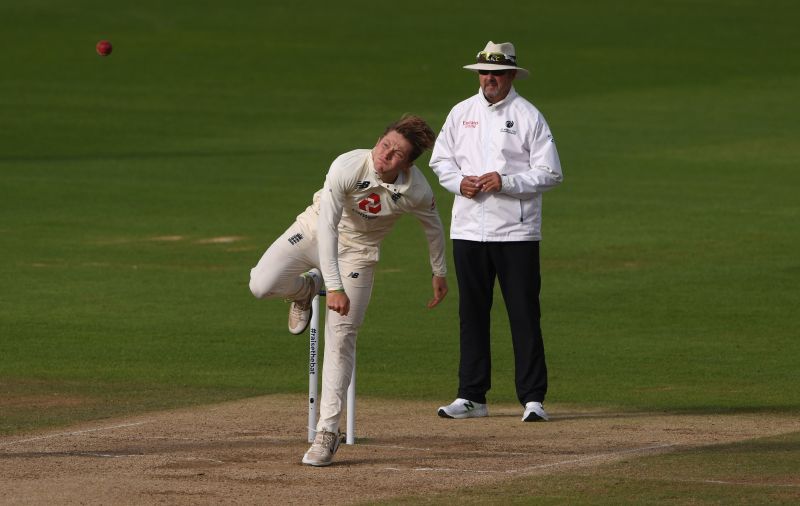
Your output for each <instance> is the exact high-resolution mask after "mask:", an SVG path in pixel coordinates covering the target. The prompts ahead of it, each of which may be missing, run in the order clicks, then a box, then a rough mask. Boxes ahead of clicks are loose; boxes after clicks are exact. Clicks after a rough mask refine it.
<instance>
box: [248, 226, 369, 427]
mask: <svg viewBox="0 0 800 506" xmlns="http://www.w3.org/2000/svg"><path fill="white" fill-rule="evenodd" d="M358 260H361V262H358ZM314 267H316V268H319V253H318V252H317V237H316V231H311V230H310V229H309V228H308V227H307V226H306V225H304V224H303V223H300V222H297V221H295V222H294V223H293V224H292V226H290V227H289V228H288V229H287V230H286V232H284V233H283V235H281V236H280V237H279V238H278V239H277V240H275V242H273V243H272V245H271V246H270V247H269V248H268V249H267V251H266V253H264V255H263V256H262V257H261V260H259V261H258V264H257V265H256V266H255V267H254V268H253V269H251V270H250V291H251V292H253V295H255V296H256V297H258V298H259V299H262V298H277V297H282V298H287V299H295V298H297V297H298V296H300V295H302V292H303V288H304V283H303V280H302V279H301V278H300V275H301V274H303V273H304V272H306V271H308V270H309V269H311V268H314ZM339 272H341V273H342V284H343V285H344V290H345V293H346V294H347V296H348V297H349V298H350V312H349V313H348V314H347V316H342V315H340V314H339V313H337V312H335V311H329V310H327V308H326V312H325V335H324V342H325V351H324V355H323V363H322V395H321V399H320V416H319V422H318V423H317V431H321V430H325V431H329V432H334V433H335V432H337V431H338V430H339V420H340V419H341V416H342V411H343V409H344V405H345V402H346V401H345V398H346V396H347V388H348V387H349V386H350V380H351V377H352V373H353V366H354V365H355V350H356V335H357V334H358V329H359V327H361V324H362V323H363V322H364V316H365V315H366V312H367V306H368V305H369V299H370V297H371V296H372V282H373V279H374V264H372V265H364V263H363V259H360V258H354V255H352V254H350V255H348V254H347V252H341V253H340V255H339ZM320 306H321V307H324V304H321V305H320ZM348 416H349V414H348Z"/></svg>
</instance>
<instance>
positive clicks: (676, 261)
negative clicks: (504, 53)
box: [0, 0, 800, 502]
mask: <svg viewBox="0 0 800 506" xmlns="http://www.w3.org/2000/svg"><path fill="white" fill-rule="evenodd" d="M312 4H313V5H300V4H297V5H293V4H285V3H282V4H277V5H271V4H270V3H269V2H254V1H241V2H234V3H223V2H210V3H208V4H207V5H199V4H197V3H195V2H184V1H178V2H168V3H164V2H156V1H152V0H144V1H139V2H123V3H120V4H114V5H109V4H108V3H107V2H99V1H85V0H84V1H77V2H64V1H56V0H50V1H47V0H40V1H32V2H23V1H20V0H10V1H7V2H4V3H2V4H0V44H2V46H3V48H4V49H3V50H2V52H0V69H2V78H0V108H2V111H3V113H2V114H1V115H0V434H14V433H23V432H27V431H33V430H36V429H39V428H43V427H52V426H64V425H67V424H69V423H72V422H75V421H80V420H89V419H97V418H103V417H109V416H115V415H122V414H129V413H136V412H141V411H145V410H152V409H161V408H169V407H175V406H183V405H188V404H202V403H213V402H217V401H220V400H225V399H234V398H240V397H246V396H253V395H261V394H268V393H277V392H302V391H303V390H304V389H305V388H306V386H307V376H306V375H305V369H304V368H305V366H304V361H305V360H306V353H307V340H306V339H304V338H296V337H293V336H290V335H288V333H287V332H286V330H285V318H286V308H287V306H286V305H285V304H284V303H283V302H281V301H267V302H265V301H257V300H255V299H254V298H253V297H252V296H251V295H250V293H249V290H248V287H247V282H248V276H249V269H250V267H252V266H253V265H255V263H256V262H257V260H258V258H259V257H260V255H261V253H262V252H263V250H264V249H265V248H266V247H267V246H268V245H269V244H270V243H271V241H272V240H273V239H274V238H275V237H276V236H277V235H278V234H280V233H281V232H282V231H283V230H284V229H285V227H286V226H287V225H288V224H289V223H291V221H292V219H293V217H294V216H295V215H296V214H298V213H299V212H300V211H301V210H302V209H303V208H304V207H305V206H306V205H307V204H308V203H309V201H310V197H311V195H312V193H313V192H314V191H315V190H317V189H318V188H319V187H320V186H321V184H322V181H323V178H324V174H325V172H326V170H327V167H328V165H329V164H330V162H331V161H332V160H333V158H334V157H335V156H337V155H338V154H339V153H341V152H344V151H347V150H350V149H353V148H356V147H371V146H372V145H373V143H374V141H375V139H376V138H377V136H378V135H379V134H380V132H381V131H382V129H383V127H384V126H385V125H386V124H387V123H388V122H390V121H391V120H393V119H395V118H397V117H399V116H400V115H401V114H402V113H405V112H414V113H417V114H421V115H422V116H424V117H425V118H427V119H428V120H429V121H430V123H431V124H432V125H433V127H434V128H435V129H438V128H439V126H440V125H441V123H442V121H443V120H444V118H445V116H446V114H447V112H448V111H449V109H450V107H451V106H452V105H454V104H455V103H456V102H458V101H459V100H461V99H463V98H465V97H467V96H469V95H470V94H472V93H474V92H475V91H476V90H477V79H476V78H475V77H474V75H473V74H471V73H468V72H467V71H464V70H461V68H460V67H461V66H462V65H464V64H467V63H470V62H471V59H472V58H473V55H474V54H475V53H476V52H477V51H478V50H479V49H481V48H482V47H483V45H484V44H485V43H486V41H487V40H489V39H493V40H494V41H495V42H500V41H505V40H511V41H513V42H514V43H515V45H516V47H517V52H518V56H519V58H520V64H521V65H522V66H523V67H526V68H528V69H530V70H531V71H532V78H531V79H529V80H527V81H521V82H519V83H518V84H517V90H518V91H519V92H520V93H521V94H522V95H523V96H525V97H527V98H529V99H530V100H531V101H533V102H534V103H535V104H536V105H537V106H538V107H539V108H540V109H541V110H542V111H543V113H544V114H545V116H546V117H547V119H548V121H549V123H550V125H551V127H552V129H553V131H554V133H555V135H556V138H557V141H558V146H559V153H560V155H561V158H562V164H563V167H564V173H565V183H564V185H563V186H562V187H561V188H559V189H557V190H555V191H554V192H552V193H550V194H548V195H547V196H546V197H545V199H544V201H545V203H544V213H545V217H544V235H545V239H544V241H543V243H542V268H543V292H542V307H543V313H544V318H543V322H542V323H543V329H544V332H545V340H546V341H545V342H546V349H547V353H548V363H549V368H550V373H551V375H550V383H551V390H550V394H549V397H548V400H550V401H552V402H557V403H562V404H575V405H583V406H613V407H615V408H618V409H627V410H643V411H646V410H664V411H684V412H700V413H702V412H719V411H731V412H737V411H741V412H754V411H755V412H762V411H763V412H765V413H767V412H776V411H780V412H787V413H798V414H800V389H798V388H797V385H798V384H800V372H798V371H800V369H798V367H797V363H798V359H799V358H800V339H798V337H799V336H798V328H800V315H799V313H798V311H797V308H798V307H800V290H798V286H800V261H799V260H798V255H797V250H798V249H800V234H798V225H797V223H798V220H799V219H800V199H798V198H797V197H796V195H795V193H796V189H797V188H798V187H800V174H799V173H798V171H797V170H796V169H797V163H798V160H800V143H798V142H797V138H798V136H799V135H800V120H798V118H800V105H798V101H797V93H798V91H797V90H798V89H800V60H798V58H797V57H796V54H797V53H798V46H800V42H798V39H797V37H796V36H795V35H794V32H795V25H796V21H795V20H796V19H797V18H798V15H799V14H800V6H798V5H797V4H796V3H795V2H792V1H788V0H786V1H778V0H775V1H769V0H768V1H765V2H756V1H754V0H732V1H721V0H716V1H715V0H705V1H703V0H698V1H688V0H686V1H679V0H671V1H666V2H659V3H654V4H652V5H651V4H647V3H642V2H635V1H632V0H630V1H624V0H613V1H612V0H604V1H599V2H588V1H586V2H584V1H577V0H566V1H562V2H547V3H545V2H519V3H518V4H516V5H504V6H502V7H499V6H493V5H489V4H485V3H480V2H474V1H471V0H470V1H466V2H460V3H458V6H457V7H455V4H452V3H450V2H407V3H405V4H396V5H388V4H387V5H385V6H383V5H381V4H376V3H374V2H361V1H358V2H344V3H334V4H329V3H326V2H316V1H315V2H312ZM101 38H107V39H110V40H111V41H112V42H113V43H114V52H113V54H112V55H111V56H109V57H107V58H101V57H99V56H97V55H96V54H95V52H94V44H95V43H96V42H97V40H99V39H101ZM419 165H420V166H421V167H423V169H424V170H426V171H427V155H425V156H423V158H422V159H421V160H420V162H419ZM427 173H428V174H430V172H429V171H427ZM430 181H431V183H432V185H433V186H434V187H435V190H436V191H437V200H438V202H439V203H440V207H441V209H442V218H443V220H444V221H445V222H446V223H448V222H449V210H450V204H451V202H452V198H451V196H449V195H447V194H446V193H445V192H444V191H443V190H441V189H440V188H439V187H438V185H437V184H436V182H435V178H433V177H431V178H430ZM220 238H223V239H225V238H228V239H225V240H223V239H220ZM429 279H430V273H429V268H428V266H427V255H426V251H425V244H424V238H423V235H422V233H421V231H420V229H419V227H418V226H417V225H416V223H414V221H413V220H411V219H406V220H404V221H402V222H401V223H400V226H399V227H398V229H397V230H396V231H395V232H394V234H393V235H392V236H390V238H389V239H388V240H387V241H386V242H385V243H384V247H383V257H382V261H381V264H380V267H379V270H378V273H377V277H376V288H375V291H374V295H373V301H372V303H371V307H370V312H369V314H368V316H367V321H366V323H365V325H364V327H363V329H362V331H361V334H360V341H359V364H358V367H359V395H365V396H376V397H384V398H408V399H412V398H414V399H419V398H422V399H429V400H430V401H431V403H432V406H433V405H438V403H442V402H444V401H449V400H451V397H453V395H454V394H455V389H456V373H457V355H458V343H457V328H458V319H457V291H456V281H455V277H454V275H451V277H450V284H451V288H452V293H451V296H450V297H449V298H448V300H446V301H445V303H443V304H442V305H441V306H440V307H439V308H437V309H435V310H433V311H428V310H426V309H425V307H424V304H425V302H426V301H427V298H428V297H429V295H430V294H429V292H430V284H429ZM496 300H497V301H498V302H497V304H496V308H495V309H496V312H495V317H494V323H493V325H494V346H493V354H494V364H495V369H494V376H493V379H494V381H493V385H494V387H493V389H492V391H491V392H490V402H492V401H504V402H507V401H513V399H514V398H515V397H514V392H513V370H512V367H513V365H512V364H513V362H512V359H511V342H510V337H509V335H508V329H507V325H506V321H505V316H504V308H503V305H502V302H501V301H502V299H501V297H500V296H499V294H498V297H497V299H496ZM796 440H797V438H796V437H794V439H791V441H793V442H792V443H791V445H792V448H793V449H794V450H793V453H792V455H793V456H794V457H795V458H796V457H797V456H798V454H799V453H798V450H797V441H796ZM746 448H748V449H749V451H752V452H755V453H756V454H758V452H759V448H761V447H759V446H758V445H751V446H746ZM696 457H697V456H687V457H685V458H696ZM675 458H684V457H675ZM759 472H763V473H765V474H769V473H770V468H769V466H766V467H764V468H763V469H757V470H756V473H759ZM625 474H626V473H625V472H624V469H622V470H620V469H616V470H614V469H612V470H609V474H608V475H607V476H606V478H603V479H608V480H614V479H619V480H623V481H625V478H622V477H620V476H625ZM554 479H556V478H554ZM643 479H644V478H643ZM557 480H562V479H561V478H558V479H557ZM559 483H561V485H559V486H562V487H563V490H564V493H565V494H567V496H566V497H567V498H571V500H572V501H583V500H588V499H587V497H589V495H582V494H584V493H585V494H591V491H589V492H587V491H585V490H584V491H581V490H572V491H569V490H567V489H568V484H569V478H568V477H567V478H563V480H562V481H560V482H559ZM556 485H558V484H554V486H556ZM640 485H641V483H639V482H634V480H633V478H631V481H630V482H626V486H625V487H623V488H621V489H618V490H622V491H623V492H621V493H624V494H630V495H628V496H627V497H635V496H636V494H638V493H640V491H637V487H639V486H640ZM603 486H604V485H603V483H601V482H598V484H597V487H601V488H602V487H603ZM666 486H667V485H664V487H666ZM654 487H655V489H656V490H659V486H658V483H657V482H656V483H655V484H653V483H649V484H648V485H647V487H645V488H647V489H653V488H654ZM693 493H695V491H694V490H693V489H692V486H691V485H690V484H687V485H686V487H685V488H681V489H675V494H677V497H678V498H684V499H686V498H689V497H693V495H692V494H693ZM570 494H572V495H570ZM644 497H645V499H644V501H645V502H647V501H653V502H657V501H658V500H659V498H660V497H661V496H658V495H656V496H652V497H651V496H647V495H645V496H644ZM477 500H478V501H480V500H481V499H480V498H478V499H477ZM515 500H519V498H517V499H515ZM522 500H524V496H523V499H522ZM707 500H709V501H713V500H716V499H714V498H713V497H712V496H707ZM719 500H720V501H723V502H724V501H725V500H724V498H723V499H719ZM556 502H559V501H556ZM568 502H569V501H568ZM610 502H615V501H610Z"/></svg>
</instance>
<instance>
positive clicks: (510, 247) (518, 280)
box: [453, 239, 547, 405]
mask: <svg viewBox="0 0 800 506" xmlns="http://www.w3.org/2000/svg"><path fill="white" fill-rule="evenodd" d="M453 259H454V260H455V266H456V276H457V277H458V291H459V303H458V313H459V316H460V319H461V361H460V364H459V370H458V377H459V387H458V397H460V398H462V399H468V400H471V401H473V402H479V403H482V404H485V403H486V392H488V391H489V389H490V388H491V386H492V379H491V369H492V356H491V349H490V343H489V341H490V339H489V326H490V313H491V308H492V296H493V294H494V281H495V277H496V278H497V279H498V280H499V281H500V290H501V291H502V293H503V299H504V300H505V304H506V310H507V311H508V320H509V322H510V324H511V339H512V341H513V343H514V366H515V380H516V387H517V397H518V398H519V401H520V402H521V403H522V404H523V405H524V404H525V403H526V402H531V401H538V402H543V401H544V397H545V394H546V393H547V366H546V364H545V358H544V343H543V342H542V330H541V326H540V324H539V320H540V318H541V310H540V308H539V289H540V287H541V277H540V274H539V242H538V241H521V242H475V241H465V240H460V239H454V240H453Z"/></svg>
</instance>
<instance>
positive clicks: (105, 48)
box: [95, 40, 113, 56]
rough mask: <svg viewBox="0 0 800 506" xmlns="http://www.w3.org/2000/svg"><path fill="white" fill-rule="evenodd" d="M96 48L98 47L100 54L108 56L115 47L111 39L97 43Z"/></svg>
mask: <svg viewBox="0 0 800 506" xmlns="http://www.w3.org/2000/svg"><path fill="white" fill-rule="evenodd" d="M95 49H97V54H99V55H100V56H108V55H110V54H111V50H112V49H113V48H112V47H111V43H110V42H109V41H107V40H101V41H100V42H98V43H97V46H95Z"/></svg>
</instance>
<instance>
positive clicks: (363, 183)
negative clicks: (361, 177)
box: [356, 181, 370, 190]
mask: <svg viewBox="0 0 800 506" xmlns="http://www.w3.org/2000/svg"><path fill="white" fill-rule="evenodd" d="M369 184H370V183H369V181H356V190H364V189H366V188H369Z"/></svg>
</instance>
